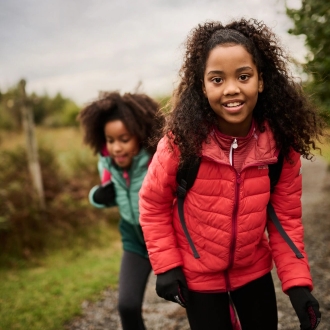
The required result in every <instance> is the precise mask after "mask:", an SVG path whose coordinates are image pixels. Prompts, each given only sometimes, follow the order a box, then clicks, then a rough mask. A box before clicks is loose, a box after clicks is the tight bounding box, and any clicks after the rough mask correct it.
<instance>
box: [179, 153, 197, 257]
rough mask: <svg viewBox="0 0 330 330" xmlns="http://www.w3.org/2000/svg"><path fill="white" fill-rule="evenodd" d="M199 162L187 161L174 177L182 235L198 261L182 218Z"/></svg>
mask: <svg viewBox="0 0 330 330" xmlns="http://www.w3.org/2000/svg"><path fill="white" fill-rule="evenodd" d="M200 162H201V159H200V158H196V159H193V160H189V162H186V163H184V164H183V165H182V166H181V167H180V168H179V169H178V172H177V175H176V180H177V182H178V188H177V198H178V212H179V217H180V222H181V226H182V229H183V231H184V234H185V236H186V238H187V240H188V243H189V245H190V248H191V250H192V252H193V254H194V257H195V258H196V259H198V258H199V257H200V256H199V254H198V252H197V250H196V247H195V245H194V242H193V241H192V239H191V237H190V234H189V231H188V228H187V225H186V221H185V218H184V207H183V204H184V200H185V197H186V195H187V192H188V190H189V189H190V188H191V187H192V186H193V184H194V182H195V179H196V176H197V173H198V169H199V165H200Z"/></svg>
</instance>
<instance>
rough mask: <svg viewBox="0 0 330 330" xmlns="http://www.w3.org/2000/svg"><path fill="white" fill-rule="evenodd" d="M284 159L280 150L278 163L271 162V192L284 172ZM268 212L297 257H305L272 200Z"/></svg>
mask: <svg viewBox="0 0 330 330" xmlns="http://www.w3.org/2000/svg"><path fill="white" fill-rule="evenodd" d="M283 161H284V156H283V153H282V152H280V153H279V155H278V160H277V163H275V164H270V165H269V166H268V167H269V172H268V175H269V180H270V192H271V193H272V192H273V191H274V189H275V186H276V184H277V182H278V180H279V178H280V176H281V172H282V168H283ZM267 212H268V215H269V217H270V219H271V220H272V222H273V224H274V226H275V227H276V229H277V231H278V232H279V233H280V235H281V236H282V237H283V239H284V240H285V242H286V243H287V244H288V245H289V246H290V248H291V250H292V251H293V252H294V253H295V255H296V257H297V258H298V259H301V258H304V256H303V255H302V253H301V252H300V251H299V249H298V248H297V246H296V245H295V244H294V243H293V241H292V240H291V238H290V237H289V235H288V234H287V233H286V231H285V230H284V228H283V226H282V224H281V222H280V220H279V219H278V216H277V214H276V212H275V210H274V207H273V205H272V204H271V202H269V203H268V205H267Z"/></svg>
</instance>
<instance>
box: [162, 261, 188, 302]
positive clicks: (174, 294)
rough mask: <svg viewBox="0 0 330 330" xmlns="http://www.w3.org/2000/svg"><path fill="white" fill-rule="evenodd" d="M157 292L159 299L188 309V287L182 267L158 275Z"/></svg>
mask: <svg viewBox="0 0 330 330" xmlns="http://www.w3.org/2000/svg"><path fill="white" fill-rule="evenodd" d="M156 292H157V294H158V296H159V297H161V298H164V299H165V300H169V301H173V302H176V303H178V304H180V305H181V306H182V307H186V304H187V302H188V285H187V282H186V278H185V276H184V274H183V271H182V269H181V267H176V268H173V269H170V270H168V271H167V272H165V273H162V274H158V275H157V280H156Z"/></svg>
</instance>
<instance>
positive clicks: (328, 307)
mask: <svg viewBox="0 0 330 330" xmlns="http://www.w3.org/2000/svg"><path fill="white" fill-rule="evenodd" d="M329 196H330V172H328V171H327V164H326V163H325V161H324V160H323V159H322V158H317V159H316V161H315V162H310V161H306V160H303V197H302V203H303V222H304V226H305V242H306V250H307V253H308V255H309V260H310V265H311V269H312V275H313V280H314V286H315V289H314V291H313V293H314V295H315V297H316V298H317V299H318V301H319V303H320V306H321V312H322V323H321V325H320V326H319V328H318V330H329V329H330V221H329V214H330V198H329ZM273 277H274V280H275V287H276V294H277V299H278V308H279V312H278V315H279V330H297V329H299V323H298V321H297V317H296V316H295V313H294V311H293V308H292V306H291V304H290V301H289V299H288V297H287V296H286V295H285V294H283V292H282V290H281V286H280V283H279V281H278V279H277V275H276V270H274V271H273ZM103 296H104V298H103V299H102V300H100V301H98V302H97V303H94V304H90V303H88V302H87V301H85V302H84V303H83V305H82V308H83V316H82V317H79V318H76V319H74V320H72V321H71V322H70V324H68V325H67V327H66V329H67V330H121V329H122V328H121V326H120V322H119V317H118V313H117V311H116V301H117V292H116V291H112V290H106V291H104V292H103ZM143 316H144V319H145V324H146V327H147V329H148V330H179V329H180V330H189V329H190V328H189V325H188V322H187V320H186V315H185V310H184V309H183V308H181V307H180V306H179V305H177V304H174V303H170V302H167V301H165V300H163V299H160V298H158V297H157V296H156V293H155V276H154V275H151V276H150V279H149V283H148V287H147V291H146V295H145V301H144V305H143Z"/></svg>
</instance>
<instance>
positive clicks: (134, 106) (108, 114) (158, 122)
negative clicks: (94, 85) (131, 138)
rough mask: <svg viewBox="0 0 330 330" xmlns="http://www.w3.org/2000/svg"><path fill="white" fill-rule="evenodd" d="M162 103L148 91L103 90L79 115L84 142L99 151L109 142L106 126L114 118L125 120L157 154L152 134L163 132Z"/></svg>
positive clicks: (145, 144) (141, 142) (142, 141)
mask: <svg viewBox="0 0 330 330" xmlns="http://www.w3.org/2000/svg"><path fill="white" fill-rule="evenodd" d="M158 112H159V104H158V103H157V102H156V101H155V100H153V99H152V98H150V97H149V96H147V95H145V94H137V93H136V94H131V93H125V94H124V95H120V93H119V92H116V91H115V92H101V93H100V95H99V98H98V99H97V100H95V101H93V102H91V103H89V104H88V105H87V106H86V107H84V108H83V109H82V110H81V112H80V113H79V114H78V117H77V119H78V120H79V121H80V123H81V125H82V127H83V128H84V142H85V143H86V144H87V145H89V146H90V147H91V148H92V150H93V152H94V153H95V154H96V153H98V152H100V151H101V150H102V148H103V147H104V145H105V143H106V139H105V134H104V127H105V124H106V123H108V122H109V121H113V120H117V119H119V120H121V121H122V122H123V123H124V125H125V126H126V128H127V130H128V131H129V132H130V133H131V134H133V135H136V136H137V137H138V140H139V142H140V145H141V147H142V148H145V149H146V150H148V151H149V153H150V154H154V152H155V146H154V145H151V144H150V143H149V139H150V138H151V137H153V138H154V137H155V136H157V135H158V134H160V131H161V128H162V126H163V117H162V116H159V115H158Z"/></svg>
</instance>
